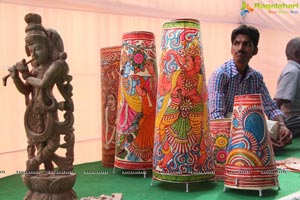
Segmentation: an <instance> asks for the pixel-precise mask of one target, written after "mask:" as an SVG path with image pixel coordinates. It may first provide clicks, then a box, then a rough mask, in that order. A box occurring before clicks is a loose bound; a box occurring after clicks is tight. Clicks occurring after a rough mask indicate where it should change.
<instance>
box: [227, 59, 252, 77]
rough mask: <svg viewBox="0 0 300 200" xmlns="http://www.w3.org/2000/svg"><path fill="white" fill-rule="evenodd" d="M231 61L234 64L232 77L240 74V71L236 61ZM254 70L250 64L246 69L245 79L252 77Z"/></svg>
mask: <svg viewBox="0 0 300 200" xmlns="http://www.w3.org/2000/svg"><path fill="white" fill-rule="evenodd" d="M230 62H231V63H230V64H231V66H232V68H231V69H232V77H234V76H237V75H239V74H240V73H239V71H238V70H237V67H236V65H235V64H234V61H233V60H231V61H230ZM253 72H254V71H253V69H252V68H251V67H250V66H249V65H248V67H247V69H246V77H245V79H247V78H248V77H250V76H251V75H252V74H253Z"/></svg>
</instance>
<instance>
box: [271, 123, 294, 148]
mask: <svg viewBox="0 0 300 200" xmlns="http://www.w3.org/2000/svg"><path fill="white" fill-rule="evenodd" d="M292 139H293V135H292V132H291V131H290V130H289V129H288V128H287V127H286V126H285V125H280V126H279V134H278V138H277V140H274V139H272V145H273V148H274V150H282V149H283V148H284V147H286V146H287V145H289V144H292Z"/></svg>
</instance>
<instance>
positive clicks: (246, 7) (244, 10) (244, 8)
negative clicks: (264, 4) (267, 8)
mask: <svg viewBox="0 0 300 200" xmlns="http://www.w3.org/2000/svg"><path fill="white" fill-rule="evenodd" d="M253 11H254V9H253V8H252V7H251V6H250V5H249V4H248V3H246V2H245V1H243V2H242V8H241V15H242V17H244V16H245V15H246V14H247V13H249V12H253Z"/></svg>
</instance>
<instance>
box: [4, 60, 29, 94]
mask: <svg viewBox="0 0 300 200" xmlns="http://www.w3.org/2000/svg"><path fill="white" fill-rule="evenodd" d="M19 63H20V62H19ZM19 63H17V64H16V65H14V66H13V67H11V68H9V69H8V71H9V73H10V77H11V78H12V80H13V81H14V84H15V85H16V88H17V89H18V91H19V92H20V93H22V94H24V95H28V94H29V93H30V92H31V91H32V87H31V86H30V85H28V84H25V83H24V82H23V81H22V80H21V78H20V75H19V74H20V73H19V70H18V69H17V68H18V66H19V65H21V64H19Z"/></svg>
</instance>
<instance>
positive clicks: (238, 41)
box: [231, 34, 257, 72]
mask: <svg viewBox="0 0 300 200" xmlns="http://www.w3.org/2000/svg"><path fill="white" fill-rule="evenodd" d="M231 54H232V56H233V61H234V63H235V64H236V66H237V68H238V71H240V72H243V71H244V70H245V69H246V68H247V66H248V63H249V61H250V59H251V58H252V56H254V55H256V54H257V47H254V44H253V42H252V41H251V39H250V37H249V36H248V35H244V34H239V35H237V36H236V37H235V39H234V40H233V42H232V46H231Z"/></svg>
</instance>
